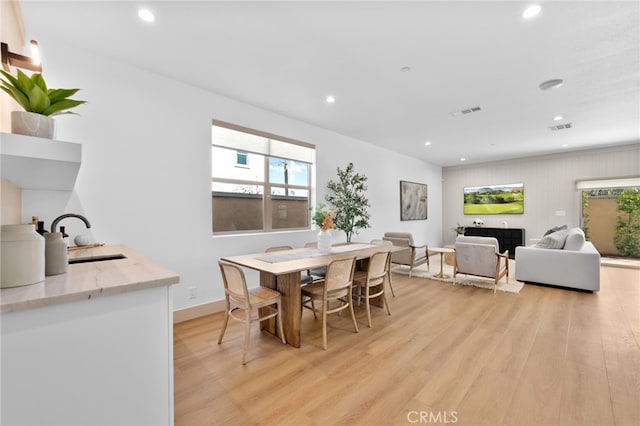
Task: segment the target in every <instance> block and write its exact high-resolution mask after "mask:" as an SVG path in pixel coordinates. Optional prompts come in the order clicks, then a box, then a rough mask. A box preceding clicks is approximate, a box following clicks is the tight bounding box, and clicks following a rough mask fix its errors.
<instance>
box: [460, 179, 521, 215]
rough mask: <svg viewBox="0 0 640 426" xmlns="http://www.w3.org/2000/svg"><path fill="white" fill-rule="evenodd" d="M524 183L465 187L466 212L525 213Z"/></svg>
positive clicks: (478, 213)
mask: <svg viewBox="0 0 640 426" xmlns="http://www.w3.org/2000/svg"><path fill="white" fill-rule="evenodd" d="M523 213H524V184H522V183H513V184H507V185H486V186H468V187H465V188H464V214H473V215H481V214H523Z"/></svg>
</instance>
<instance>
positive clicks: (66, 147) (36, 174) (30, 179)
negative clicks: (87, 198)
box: [0, 133, 82, 191]
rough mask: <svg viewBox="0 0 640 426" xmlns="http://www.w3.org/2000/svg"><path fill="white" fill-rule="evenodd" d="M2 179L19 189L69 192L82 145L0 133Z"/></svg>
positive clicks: (72, 185)
mask: <svg viewBox="0 0 640 426" xmlns="http://www.w3.org/2000/svg"><path fill="white" fill-rule="evenodd" d="M0 157H1V163H0V164H1V165H0V172H1V173H2V178H3V179H6V180H8V181H10V182H11V183H13V184H14V185H17V186H19V187H21V188H22V189H41V190H54V191H71V190H73V187H74V186H75V183H76V177H77V176H78V170H80V163H81V159H82V145H80V144H78V143H71V142H62V141H56V140H51V139H42V138H36V137H33V136H24V135H14V134H11V133H0Z"/></svg>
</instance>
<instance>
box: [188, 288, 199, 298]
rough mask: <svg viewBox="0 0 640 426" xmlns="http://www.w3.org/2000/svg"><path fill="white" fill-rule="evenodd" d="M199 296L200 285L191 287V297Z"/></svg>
mask: <svg viewBox="0 0 640 426" xmlns="http://www.w3.org/2000/svg"><path fill="white" fill-rule="evenodd" d="M197 297H198V287H189V299H195V298H197Z"/></svg>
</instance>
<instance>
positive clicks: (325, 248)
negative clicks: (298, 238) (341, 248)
mask: <svg viewBox="0 0 640 426" xmlns="http://www.w3.org/2000/svg"><path fill="white" fill-rule="evenodd" d="M317 250H318V253H323V254H327V253H331V234H330V233H329V231H320V232H318V247H317Z"/></svg>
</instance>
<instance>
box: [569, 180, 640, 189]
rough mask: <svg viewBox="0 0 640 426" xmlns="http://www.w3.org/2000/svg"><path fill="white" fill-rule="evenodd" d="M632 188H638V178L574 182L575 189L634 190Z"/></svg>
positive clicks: (639, 185)
mask: <svg viewBox="0 0 640 426" xmlns="http://www.w3.org/2000/svg"><path fill="white" fill-rule="evenodd" d="M634 187H635V188H637V187H640V177H630V178H620V179H598V180H579V181H576V189H603V188H634Z"/></svg>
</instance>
